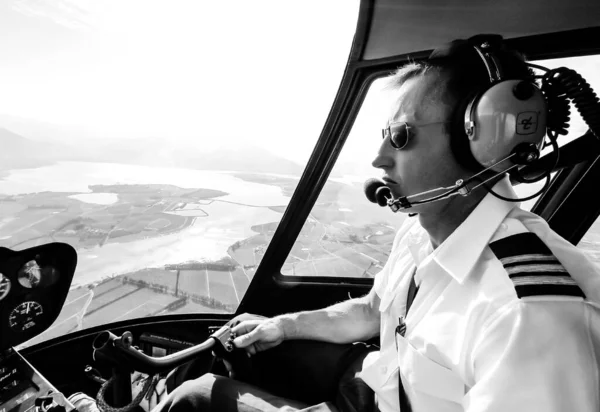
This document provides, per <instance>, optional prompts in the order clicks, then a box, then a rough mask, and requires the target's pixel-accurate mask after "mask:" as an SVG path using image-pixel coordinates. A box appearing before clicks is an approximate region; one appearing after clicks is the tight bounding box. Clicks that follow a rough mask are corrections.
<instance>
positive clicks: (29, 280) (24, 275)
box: [17, 260, 42, 289]
mask: <svg viewBox="0 0 600 412" xmlns="http://www.w3.org/2000/svg"><path fill="white" fill-rule="evenodd" d="M41 278H42V269H41V268H40V266H39V265H38V263H37V262H36V261H35V260H30V261H29V262H27V263H25V264H24V265H23V267H22V268H21V269H19V273H17V280H18V281H19V283H20V284H21V286H23V287H26V288H28V289H31V288H34V287H36V286H37V285H39V283H40V279H41Z"/></svg>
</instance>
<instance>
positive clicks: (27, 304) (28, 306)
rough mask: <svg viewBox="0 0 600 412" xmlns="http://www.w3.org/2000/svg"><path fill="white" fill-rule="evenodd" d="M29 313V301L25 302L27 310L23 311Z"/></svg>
mask: <svg viewBox="0 0 600 412" xmlns="http://www.w3.org/2000/svg"><path fill="white" fill-rule="evenodd" d="M28 313H29V303H27V310H26V311H25V314H28Z"/></svg>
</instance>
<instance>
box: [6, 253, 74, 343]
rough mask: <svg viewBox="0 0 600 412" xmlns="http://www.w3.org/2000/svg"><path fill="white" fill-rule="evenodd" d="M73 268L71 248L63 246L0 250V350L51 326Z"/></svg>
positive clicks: (69, 282)
mask: <svg viewBox="0 0 600 412" xmlns="http://www.w3.org/2000/svg"><path fill="white" fill-rule="evenodd" d="M76 265H77V254H76V252H75V249H73V247H71V246H70V245H68V244H65V243H49V244H46V245H41V246H36V247H33V248H29V249H25V250H21V251H13V250H10V249H7V248H0V350H3V349H6V348H8V347H11V346H16V345H19V344H21V343H23V342H26V341H27V340H29V339H31V338H33V337H35V336H37V335H39V334H40V333H42V332H43V331H44V330H46V329H48V328H49V327H50V326H51V325H52V323H53V322H54V321H55V320H56V318H57V317H58V315H59V313H60V310H61V309H62V306H63V304H64V302H65V299H66V297H67V294H68V292H69V288H70V285H71V281H72V279H73V275H74V273H75V267H76Z"/></svg>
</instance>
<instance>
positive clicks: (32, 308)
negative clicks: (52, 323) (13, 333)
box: [8, 301, 44, 332]
mask: <svg viewBox="0 0 600 412" xmlns="http://www.w3.org/2000/svg"><path fill="white" fill-rule="evenodd" d="M42 313H44V311H43V309H42V305H40V304H39V303H37V302H34V301H29V302H23V303H21V304H20V305H19V306H17V307H16V308H14V309H13V310H12V312H10V316H9V317H8V324H9V325H10V327H11V328H13V329H15V330H17V331H19V332H24V331H26V330H27V329H29V328H31V327H33V326H35V323H36V321H37V320H38V318H39V317H40V316H41V315H42Z"/></svg>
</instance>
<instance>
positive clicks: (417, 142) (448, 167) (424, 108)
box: [372, 74, 467, 213]
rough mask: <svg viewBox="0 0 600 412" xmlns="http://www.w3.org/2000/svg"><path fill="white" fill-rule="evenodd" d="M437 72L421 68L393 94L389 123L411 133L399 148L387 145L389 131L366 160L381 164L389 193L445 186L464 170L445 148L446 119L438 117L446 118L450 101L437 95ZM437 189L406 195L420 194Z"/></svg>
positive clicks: (436, 206) (435, 205)
mask: <svg viewBox="0 0 600 412" xmlns="http://www.w3.org/2000/svg"><path fill="white" fill-rule="evenodd" d="M440 76H441V75H438V74H427V75H419V76H416V77H413V78H410V79H408V80H407V81H405V82H404V83H403V84H402V86H401V87H400V89H399V90H398V91H397V92H396V94H395V96H396V98H395V99H394V101H393V104H392V107H391V111H390V116H389V123H396V122H406V123H408V125H409V126H411V128H410V134H411V137H410V140H409V141H408V144H407V145H406V146H405V147H404V148H403V149H400V150H396V149H395V148H394V147H392V144H391V142H390V139H389V137H388V138H385V139H384V140H383V141H382V144H381V146H380V148H379V152H378V154H377V157H376V158H375V160H373V163H372V164H373V166H374V167H376V168H379V169H382V170H383V180H384V181H386V183H387V184H388V186H389V187H390V189H391V190H392V193H393V194H394V196H395V197H398V196H410V195H413V194H417V193H421V192H425V191H428V190H431V189H435V188H438V187H447V186H451V185H454V183H455V182H456V180H458V179H460V178H465V177H466V176H467V171H466V170H465V169H464V168H462V167H461V166H460V165H458V163H457V162H456V160H455V158H454V156H453V154H452V151H451V148H450V136H449V135H448V134H447V133H446V127H447V126H449V125H445V124H444V122H447V121H448V120H449V116H450V113H451V107H449V106H448V105H447V104H445V103H443V101H442V98H441V96H442V87H443V81H442V80H443V79H441V78H440ZM432 123H437V124H432ZM420 125H426V126H422V127H421V126H420ZM386 126H387V125H386ZM441 193H443V192H442V191H439V192H435V193H431V194H429V195H425V196H419V197H417V198H414V199H409V200H411V201H415V200H423V199H425V198H429V197H432V196H435V195H439V194H441ZM446 202H447V200H442V201H439V202H432V203H427V204H424V205H414V206H413V207H412V208H410V209H407V210H406V211H405V212H419V213H423V212H427V211H431V212H433V211H440V210H441V209H442V208H443V207H444V205H445V204H446Z"/></svg>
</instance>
